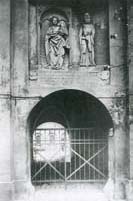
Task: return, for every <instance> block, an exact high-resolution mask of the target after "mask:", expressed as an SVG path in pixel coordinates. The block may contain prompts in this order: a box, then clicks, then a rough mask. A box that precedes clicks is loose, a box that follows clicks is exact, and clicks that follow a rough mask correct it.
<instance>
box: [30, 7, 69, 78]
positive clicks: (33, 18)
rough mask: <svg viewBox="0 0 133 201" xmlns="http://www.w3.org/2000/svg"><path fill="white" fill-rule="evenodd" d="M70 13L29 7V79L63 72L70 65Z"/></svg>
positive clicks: (66, 10) (67, 9) (65, 9)
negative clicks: (51, 71) (41, 73)
mask: <svg viewBox="0 0 133 201" xmlns="http://www.w3.org/2000/svg"><path fill="white" fill-rule="evenodd" d="M70 27H71V9H69V8H64V7H63V8H59V7H58V8H55V7H54V8H53V7H49V6H32V5H30V17H29V42H30V44H29V46H30V48H29V65H30V79H31V80H35V79H37V75H38V70H40V69H56V70H59V69H61V70H65V69H68V67H69V65H70V40H71V39H70V35H71V34H70Z"/></svg>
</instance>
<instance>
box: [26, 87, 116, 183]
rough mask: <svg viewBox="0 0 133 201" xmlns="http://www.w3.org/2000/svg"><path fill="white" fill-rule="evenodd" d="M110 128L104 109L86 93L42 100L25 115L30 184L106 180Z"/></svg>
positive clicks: (58, 93)
mask: <svg viewBox="0 0 133 201" xmlns="http://www.w3.org/2000/svg"><path fill="white" fill-rule="evenodd" d="M112 127H113V122H112V119H111V116H110V114H109V112H108V110H107V109H106V107H105V106H104V105H103V104H102V103H101V102H100V101H99V100H98V99H96V98H95V97H93V96H92V95H90V94H88V93H86V92H83V91H79V90H60V91H56V92H54V93H51V94H50V95H48V96H46V97H45V98H43V99H42V100H41V101H40V102H39V103H38V104H37V105H36V106H35V107H34V108H33V110H32V111H31V113H30V115H29V128H30V139H31V181H32V183H33V185H38V184H39V185H42V184H44V183H52V182H65V183H69V182H97V181H106V180H107V178H108V131H109V129H110V128H112Z"/></svg>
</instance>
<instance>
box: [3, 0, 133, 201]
mask: <svg viewBox="0 0 133 201" xmlns="http://www.w3.org/2000/svg"><path fill="white" fill-rule="evenodd" d="M121 7H123V8H122V9H123V10H122V12H123V13H124V6H123V5H121V3H120V1H115V0H113V1H112V0H110V1H109V8H108V9H107V10H108V11H109V13H108V14H109V15H108V18H107V19H108V23H107V21H106V23H105V24H100V25H99V22H97V20H98V19H103V18H104V17H105V14H104V6H103V7H101V9H100V10H99V11H98V7H97V10H95V9H94V8H93V9H94V10H95V17H94V19H95V21H96V22H97V35H96V43H97V46H96V49H95V51H96V59H97V64H99V65H97V66H96V67H90V68H88V69H86V68H82V69H81V68H80V67H79V66H78V65H75V66H73V68H72V69H67V70H60V71H56V70H46V69H42V68H39V67H38V71H37V72H35V73H37V74H36V76H35V79H32V80H30V71H29V21H28V16H29V13H28V11H29V9H28V8H29V2H28V0H19V1H18V0H14V1H12V5H11V13H10V0H6V1H5V0H0V17H1V20H0V72H1V73H0V93H1V94H0V111H1V113H0V135H1V140H2V145H1V146H2V147H1V149H0V151H1V154H0V161H1V164H2V165H1V166H0V185H1V186H0V189H1V195H0V200H2V201H6V200H7V201H8V200H11V194H10V193H11V191H12V189H13V190H14V200H20V199H23V200H26V199H28V198H24V197H25V196H28V195H29V193H30V191H31V190H32V187H31V184H30V168H29V166H30V164H29V163H30V161H29V158H30V157H29V155H30V153H29V152H30V150H29V147H30V145H29V133H28V123H27V119H28V116H29V113H30V111H31V110H32V108H33V107H34V106H35V105H36V104H37V103H38V102H39V100H40V98H43V97H45V96H46V95H48V94H50V93H52V92H55V91H58V90H62V89H77V90H81V91H85V92H87V93H89V94H91V95H93V96H95V97H96V98H97V99H99V100H100V101H101V102H102V103H103V104H104V105H105V106H106V108H107V109H108V110H109V112H110V114H111V116H112V119H113V121H114V129H115V130H114V137H113V140H114V141H115V144H112V147H111V148H112V149H114V150H115V151H114V155H115V163H114V164H113V165H112V166H111V170H110V171H112V172H113V174H110V177H111V179H113V180H114V178H115V192H113V194H115V198H116V199H125V196H126V195H125V186H126V185H125V183H126V182H127V178H128V164H129V161H128V147H127V144H128V143H129V141H128V130H127V124H126V123H127V122H126V121H125V120H126V119H127V103H128V102H127V88H128V87H127V64H126V59H125V56H126V52H125V45H126V44H125V41H126V32H125V30H126V28H125V15H121V9H120V8H121ZM107 10H106V11H107ZM115 11H118V12H115ZM131 13H132V6H131V10H130V15H131ZM10 14H11V23H10ZM123 17H124V19H123ZM119 18H120V19H119ZM10 25H11V26H10ZM99 26H101V27H102V28H103V29H102V28H100V27H99ZM104 26H105V27H106V31H104V28H105V27H104ZM130 28H131V32H130V33H132V18H130ZM10 37H11V38H10ZM104 38H106V39H105V40H104ZM130 42H132V36H131V34H130V36H129V43H130ZM130 44H131V46H130V48H129V52H131V55H130V58H131V62H130V66H129V78H130V83H129V85H130V106H131V107H130V108H131V109H130V114H131V115H130V116H131V126H130V130H131V132H132V88H133V87H132V85H133V83H132V43H130ZM76 58H77V55H76ZM105 64H107V65H106V66H104V65H105ZM10 76H11V77H10ZM10 125H11V126H10ZM130 137H131V136H130ZM131 139H132V137H131ZM130 145H131V147H132V141H131V144H130ZM3 153H4V154H3ZM130 156H131V161H130V177H131V180H132V179H133V178H132V150H131V151H130ZM125 164H127V165H126V166H125ZM114 172H115V173H114ZM11 184H14V185H11ZM5 186H6V188H5ZM8 187H9V188H8ZM13 187H14V188H13ZM28 201H29V200H28Z"/></svg>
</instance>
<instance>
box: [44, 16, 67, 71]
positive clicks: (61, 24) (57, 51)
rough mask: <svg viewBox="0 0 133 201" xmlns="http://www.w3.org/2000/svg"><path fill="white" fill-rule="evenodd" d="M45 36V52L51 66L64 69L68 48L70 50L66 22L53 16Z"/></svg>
mask: <svg viewBox="0 0 133 201" xmlns="http://www.w3.org/2000/svg"><path fill="white" fill-rule="evenodd" d="M50 22H51V25H50V26H49V28H48V30H47V32H46V36H45V54H46V60H47V63H48V66H49V68H52V69H57V70H58V69H62V65H63V61H64V57H65V54H66V50H69V48H70V46H69V40H68V29H67V25H66V22H65V21H63V20H60V21H59V19H58V17H56V16H53V17H52V18H51V19H50Z"/></svg>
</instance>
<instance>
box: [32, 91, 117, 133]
mask: <svg viewBox="0 0 133 201" xmlns="http://www.w3.org/2000/svg"><path fill="white" fill-rule="evenodd" d="M50 121H52V122H57V123H61V124H62V125H63V126H65V127H73V128H74V127H75V128H77V127H81V128H83V127H84V128H85V127H90V126H98V127H100V128H102V129H103V130H106V129H109V128H112V127H113V121H112V118H111V116H110V114H109V111H108V110H107V109H106V107H105V106H104V104H103V103H101V102H100V101H99V100H98V99H97V98H95V97H94V96H92V95H90V94H88V93H86V92H83V91H80V90H73V89H65V90H60V91H56V92H53V93H51V94H49V95H47V96H46V97H44V98H43V99H42V100H41V101H39V103H38V104H37V105H36V106H35V107H34V108H33V109H32V111H31V112H30V114H29V118H28V123H29V128H30V130H34V129H35V128H36V127H37V126H38V125H40V124H41V123H44V122H50Z"/></svg>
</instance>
